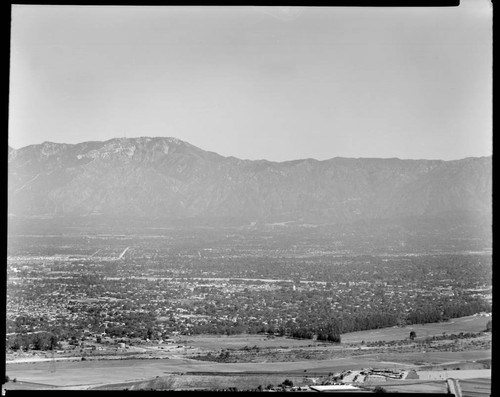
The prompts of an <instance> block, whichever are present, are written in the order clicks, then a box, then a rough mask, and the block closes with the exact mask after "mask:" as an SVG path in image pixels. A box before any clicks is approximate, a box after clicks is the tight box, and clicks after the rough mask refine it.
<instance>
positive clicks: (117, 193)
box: [8, 137, 492, 223]
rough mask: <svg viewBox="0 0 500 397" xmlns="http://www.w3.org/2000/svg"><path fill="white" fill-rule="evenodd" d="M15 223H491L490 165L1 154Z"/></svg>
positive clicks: (141, 143)
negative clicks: (106, 220)
mask: <svg viewBox="0 0 500 397" xmlns="http://www.w3.org/2000/svg"><path fill="white" fill-rule="evenodd" d="M8 156H9V159H8V212H9V214H10V215H11V216H17V217H37V216H47V217H65V216H68V217H70V216H77V217H82V216H83V217H99V216H105V217H119V218H127V217H131V218H144V219H177V220H182V219H191V220H193V219H204V220H207V219H208V220H216V219H238V220H239V221H241V222H260V221H265V222H305V223H325V222H330V223H349V222H355V221H362V220H377V219H396V218H404V217H427V218H428V217H443V216H452V217H454V216H457V217H460V216H469V217H470V216H472V217H478V218H481V219H489V218H491V214H492V208H491V207H492V197H491V196H492V158H491V156H490V157H477V158H465V159H461V160H454V161H443V160H401V159H398V158H390V159H378V158H341V157H335V158H331V159H329V160H323V161H319V160H314V159H301V160H294V161H285V162H273V161H267V160H242V159H238V158H235V157H224V156H221V155H219V154H217V153H214V152H209V151H205V150H202V149H200V148H198V147H196V146H193V145H191V144H189V143H187V142H184V141H181V140H178V139H175V138H164V137H157V138H150V137H140V138H116V139H111V140H108V141H105V142H97V141H92V142H82V143H79V144H62V143H52V142H44V143H42V144H38V145H30V146H26V147H24V148H20V149H13V148H11V147H9V153H8Z"/></svg>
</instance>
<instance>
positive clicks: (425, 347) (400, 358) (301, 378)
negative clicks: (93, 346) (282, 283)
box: [4, 316, 491, 396]
mask: <svg viewBox="0 0 500 397" xmlns="http://www.w3.org/2000/svg"><path fill="white" fill-rule="evenodd" d="M483 323H484V318H483V317H477V316H469V317H464V318H460V319H454V320H453V321H451V322H448V323H436V324H427V325H419V326H417V327H411V329H410V327H406V328H386V329H378V330H372V331H363V332H356V333H352V334H345V335H342V341H343V342H342V344H340V345H335V344H326V343H322V342H317V341H315V340H297V339H290V338H283V337H267V336H265V335H235V336H227V337H215V336H203V335H197V336H188V337H185V336H184V337H180V338H177V339H175V340H173V341H172V342H171V343H169V344H163V345H156V346H153V345H148V346H129V347H128V349H127V348H126V349H116V348H114V347H113V348H112V349H113V350H112V351H95V352H93V353H87V354H85V356H84V357H85V358H84V360H82V356H81V355H79V356H77V355H74V353H73V356H68V354H66V355H65V354H62V353H56V354H54V356H53V357H52V356H51V355H49V354H40V353H35V354H34V353H31V354H30V355H27V353H25V354H24V356H21V355H19V354H18V355H17V356H14V355H8V356H7V375H8V376H9V378H10V379H11V380H14V379H15V380H16V382H13V381H10V382H8V383H7V384H5V385H4V389H6V390H14V389H68V390H74V389H97V388H98V389H118V390H123V389H130V390H134V389H160V390H161V389H163V390H165V389H175V390H191V389H224V388H231V387H237V388H238V389H240V390H241V389H256V388H257V387H258V386H259V385H261V386H263V387H265V386H267V385H278V384H280V383H282V382H283V381H284V380H285V379H289V380H291V381H293V383H294V385H298V386H305V385H314V384H321V383H324V382H325V381H327V380H329V379H331V377H332V375H333V374H340V373H346V374H347V372H346V371H348V370H351V371H353V372H352V373H354V371H361V370H363V369H366V368H375V369H377V368H378V369H392V370H395V371H409V370H412V369H413V370H415V371H416V374H417V375H418V379H411V380H410V379H404V380H393V379H390V380H383V381H381V383H380V382H376V383H373V381H372V382H368V381H364V382H360V381H359V379H358V380H357V381H354V379H351V378H352V376H351V377H350V378H345V380H344V382H345V383H353V384H355V385H357V386H359V387H362V388H368V389H373V388H374V387H375V386H376V385H379V386H383V387H384V388H385V389H387V390H388V391H413V390H415V391H419V392H429V390H432V391H430V392H446V379H448V378H454V379H459V381H460V384H463V387H462V388H463V390H464V396H467V395H470V396H481V395H489V394H490V388H491V370H490V366H491V333H488V332H486V333H482V334H478V335H476V336H475V337H471V338H463V339H459V340H457V339H454V338H451V335H450V334H456V333H459V332H480V331H482V330H484V324H483ZM410 330H414V331H415V332H416V333H417V338H416V339H415V340H414V341H409V338H408V335H409V332H410ZM443 333H445V335H443ZM448 333H450V334H449V335H450V338H449V339H448V338H447V337H446V334H448ZM431 336H440V338H439V340H434V341H430V337H431ZM370 341H371V344H370V343H369V342H370ZM362 342H363V343H362ZM222 351H224V352H229V353H230V354H229V357H228V358H227V360H226V361H227V362H217V360H216V359H215V360H214V359H211V360H206V357H207V355H208V353H210V355H208V356H209V357H217V356H218V355H219V354H220V353H221V352H222ZM200 357H205V359H204V360H201V359H200ZM443 388H444V389H443ZM443 390H444V391H443ZM467 393H469V394H467Z"/></svg>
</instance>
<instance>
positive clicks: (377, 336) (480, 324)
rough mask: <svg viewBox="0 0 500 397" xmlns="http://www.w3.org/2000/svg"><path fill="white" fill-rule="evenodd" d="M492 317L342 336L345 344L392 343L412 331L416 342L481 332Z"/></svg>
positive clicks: (461, 318)
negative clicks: (444, 333) (445, 335)
mask: <svg viewBox="0 0 500 397" xmlns="http://www.w3.org/2000/svg"><path fill="white" fill-rule="evenodd" d="M490 319H491V317H490V316H488V317H482V316H467V317H460V318H454V319H452V320H450V321H448V322H443V323H430V324H424V325H421V324H418V325H409V326H406V327H392V328H382V329H377V330H369V331H360V332H351V333H348V334H343V335H342V342H343V343H359V342H361V341H365V342H373V341H391V340H401V339H407V338H408V337H409V335H410V331H415V333H416V334H417V338H416V340H420V339H425V338H426V337H428V336H439V335H442V334H443V332H446V333H447V334H458V333H460V332H464V333H465V332H481V331H484V330H485V329H486V323H487V322H488V321H489V320H490Z"/></svg>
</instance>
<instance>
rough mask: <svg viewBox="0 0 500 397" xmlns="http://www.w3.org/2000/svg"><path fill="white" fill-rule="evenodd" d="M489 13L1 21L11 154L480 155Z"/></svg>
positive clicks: (158, 14) (30, 9)
mask: <svg viewBox="0 0 500 397" xmlns="http://www.w3.org/2000/svg"><path fill="white" fill-rule="evenodd" d="M491 52H492V7H491V4H490V2H489V1H488V0H462V4H461V5H460V6H459V7H452V8H359V7H353V8H349V7H330V8H322V7H307V8H293V7H292V8H290V7H289V8H279V7H272V8H270V7H260V8H255V7H114V6H109V7H103V6H49V5H42V6H36V5H17V6H16V5H14V6H13V9H12V46H11V79H10V82H11V83H10V84H11V90H10V118H9V144H10V145H11V146H13V147H14V148H20V147H23V146H26V145H30V144H36V143H41V142H43V141H52V142H64V143H78V142H82V141H88V140H107V139H110V138H114V137H137V136H171V137H176V138H179V139H182V140H185V141H188V142H189V143H191V144H193V145H195V146H198V147H200V148H202V149H205V150H211V151H215V152H217V153H219V154H222V155H225V156H230V155H232V156H235V157H239V158H246V159H262V158H265V159H268V160H275V161H284V160H291V159H297V158H306V157H312V158H316V159H320V160H322V159H327V158H331V157H336V156H343V157H399V158H427V159H444V160H450V159H458V158H463V157H468V156H485V155H490V154H491V152H492V145H491V139H492V121H491V118H492V99H491V95H492V55H491Z"/></svg>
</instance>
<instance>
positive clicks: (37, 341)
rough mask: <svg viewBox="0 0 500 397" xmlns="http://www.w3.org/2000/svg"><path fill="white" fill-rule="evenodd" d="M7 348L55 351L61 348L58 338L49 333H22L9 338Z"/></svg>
mask: <svg viewBox="0 0 500 397" xmlns="http://www.w3.org/2000/svg"><path fill="white" fill-rule="evenodd" d="M6 347H7V348H8V349H12V350H14V351H17V350H25V351H27V350H30V349H33V350H54V349H56V348H58V347H59V343H58V340H57V336H56V335H54V334H52V333H49V332H33V333H21V334H14V335H9V336H7V340H6Z"/></svg>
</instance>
